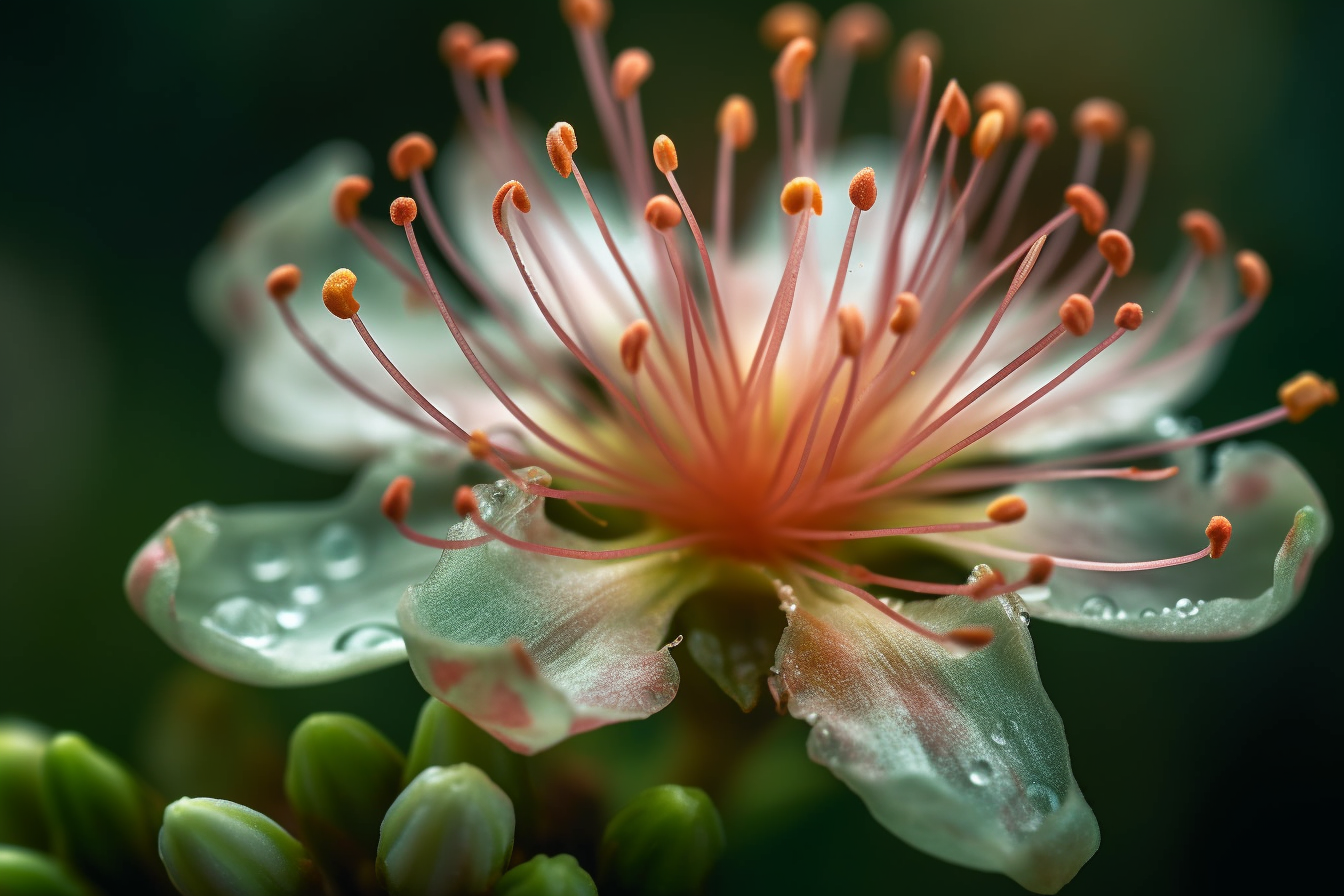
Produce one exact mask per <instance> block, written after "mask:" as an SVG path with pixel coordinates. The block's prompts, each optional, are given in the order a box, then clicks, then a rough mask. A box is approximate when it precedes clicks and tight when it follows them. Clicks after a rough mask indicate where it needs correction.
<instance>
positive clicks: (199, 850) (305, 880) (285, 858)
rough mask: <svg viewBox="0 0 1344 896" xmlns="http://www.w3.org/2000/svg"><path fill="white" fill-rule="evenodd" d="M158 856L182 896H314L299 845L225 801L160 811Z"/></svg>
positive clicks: (315, 886) (312, 871) (314, 882)
mask: <svg viewBox="0 0 1344 896" xmlns="http://www.w3.org/2000/svg"><path fill="white" fill-rule="evenodd" d="M159 855H161V856H162V857H163V864H164V866H165V867H166V868H167V869H168V876H169V877H171V878H172V879H173V884H174V885H175V886H176V887H177V888H178V890H180V891H181V892H182V893H183V894H184V896H234V894H238V893H247V894H248V896H288V894H294V896H320V894H321V893H322V879H321V877H320V876H319V875H318V873H317V868H316V866H314V865H313V860H312V859H311V858H309V857H308V853H307V852H306V851H304V848H303V844H301V843H299V841H297V840H295V839H294V838H293V837H291V836H290V835H289V834H288V833H286V832H285V829H284V828H282V827H280V825H278V824H276V823H275V822H274V821H271V819H269V818H267V817H266V816H265V815H262V814H261V813H260V812H256V811H254V810H252V809H249V808H247V807H246V806H240V805H239V804H237V803H231V802H229V801H228V800H212V799H189V798H185V797H184V798H183V799H180V800H178V801H177V802H175V803H173V804H172V805H170V806H169V807H168V808H167V809H165V810H164V812H163V829H162V830H161V831H159Z"/></svg>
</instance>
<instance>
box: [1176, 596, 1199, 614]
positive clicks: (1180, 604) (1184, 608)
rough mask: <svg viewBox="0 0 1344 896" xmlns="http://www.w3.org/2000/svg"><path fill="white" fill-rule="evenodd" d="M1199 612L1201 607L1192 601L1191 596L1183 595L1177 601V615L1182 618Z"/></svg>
mask: <svg viewBox="0 0 1344 896" xmlns="http://www.w3.org/2000/svg"><path fill="white" fill-rule="evenodd" d="M1198 612H1199V607H1197V606H1195V602H1194V601H1192V600H1191V599H1190V598H1188V597H1183V598H1181V599H1180V600H1178V601H1176V615H1177V616H1179V617H1181V618H1182V619H1184V618H1186V617H1187V616H1194V615H1195V614H1196V613H1198Z"/></svg>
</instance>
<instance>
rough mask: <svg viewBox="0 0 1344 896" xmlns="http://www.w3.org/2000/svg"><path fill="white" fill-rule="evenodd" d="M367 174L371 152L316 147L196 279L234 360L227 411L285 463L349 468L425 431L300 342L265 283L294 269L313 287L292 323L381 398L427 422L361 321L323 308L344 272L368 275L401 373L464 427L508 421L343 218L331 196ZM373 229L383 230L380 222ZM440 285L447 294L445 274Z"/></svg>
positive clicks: (364, 285)
mask: <svg viewBox="0 0 1344 896" xmlns="http://www.w3.org/2000/svg"><path fill="white" fill-rule="evenodd" d="M367 167H368V163H367V161H366V159H365V157H364V154H363V153H362V152H361V151H359V150H358V149H356V148H355V147H353V146H351V145H349V144H344V143H332V144H327V145H324V146H321V147H318V148H317V149H316V150H314V151H313V152H312V153H311V154H310V155H309V156H308V157H307V158H305V159H304V160H303V161H301V162H300V163H299V164H298V165H297V166H296V167H295V168H293V169H292V170H290V171H288V172H286V173H285V174H282V175H281V176H279V177H277V178H276V179H275V180H273V181H271V182H270V183H269V184H267V185H266V186H265V187H264V188H263V189H262V190H261V191H260V192H259V193H258V194H257V195H256V196H255V197H253V198H252V199H251V200H249V201H248V202H247V203H246V204H244V205H243V206H242V207H241V208H240V209H239V210H238V211H237V212H235V214H234V216H233V218H232V219H231V220H230V225H229V227H228V228H227V229H226V230H225V232H224V234H223V235H222V236H221V237H220V239H219V240H217V241H216V242H215V243H214V244H213V245H211V246H210V247H209V248H208V249H207V250H206V251H205V252H204V253H203V254H202V256H201V258H200V259H199V260H198V261H197V263H196V267H195V269H194V271H193V273H192V283H191V293H192V297H193V300H194V302H195V305H196V309H197V312H198V313H199V314H200V315H201V318H202V320H203V321H204V323H205V324H206V326H207V328H208V329H209V330H210V331H211V332H212V333H213V334H214V335H215V337H216V339H218V341H219V342H220V344H221V346H222V347H223V348H224V350H225V351H226V352H227V353H228V355H229V364H228V369H227V371H226V375H225V385H224V411H225V414H226V416H227V417H228V419H229V422H230V424H231V425H232V427H233V428H234V430H235V431H236V432H237V433H238V434H239V435H240V437H242V438H243V439H245V440H246V441H247V442H249V443H250V444H252V445H254V446H256V447H258V448H260V449H262V450H268V451H271V452H273V453H276V454H278V455H280V456H282V457H284V458H287V459H291V460H298V461H301V462H307V463H314V464H319V465H322V466H328V467H336V468H341V467H349V466H353V465H355V464H356V463H358V462H359V461H362V460H365V459H367V458H370V457H372V456H374V455H376V454H378V453H379V452H381V451H383V450H385V449H386V448H388V447H389V446H391V445H395V444H398V443H401V442H404V441H406V439H407V438H408V437H409V436H410V435H411V434H412V433H414V432H415V430H413V429H412V428H410V427H409V426H407V425H406V424H405V423H403V422H402V421H400V420H397V419H394V418H393V417H391V416H389V415H388V414H386V413H385V412H383V411H381V410H378V409H376V408H374V407H372V406H370V405H367V404H365V403H364V402H363V401H362V400H360V399H359V398H357V397H355V396H354V395H352V394H351V393H350V392H348V391H347V390H346V389H345V388H343V387H342V386H341V385H339V384H338V383H337V382H335V381H334V380H333V379H332V378H331V377H330V376H328V375H327V374H326V373H325V372H324V371H323V370H322V369H321V368H320V367H319V366H318V365H317V364H316V363H315V362H314V361H313V360H312V359H311V358H310V357H309V356H308V355H307V354H306V353H305V352H304V350H303V349H302V347H301V346H300V345H299V344H298V343H297V342H296V341H295V340H294V338H293V336H291V335H290V333H289V332H288V330H287V329H286V327H285V325H284V323H283V320H282V319H281V316H280V314H279V312H278V311H277V310H276V309H275V308H274V307H272V301H271V299H270V298H269V297H268V296H267V295H266V292H265V289H264V283H265V279H266V275H267V274H268V273H269V272H270V271H271V269H272V268H274V267H275V266H276V265H279V264H283V263H293V264H297V265H298V266H299V267H300V269H302V271H303V276H304V282H303V285H302V286H301V287H300V289H299V291H298V292H297V293H295V294H294V295H293V296H291V297H290V298H289V300H288V301H289V307H290V309H291V310H292V311H293V312H294V315H295V316H296V317H297V318H298V319H299V321H300V322H301V323H302V325H303V326H304V328H305V329H306V330H307V331H308V332H309V334H310V335H311V336H312V338H313V339H314V340H315V341H316V342H317V343H318V344H319V345H320V346H322V348H323V349H324V350H325V351H326V352H327V353H328V354H329V355H331V356H332V358H333V359H334V360H335V361H336V362H337V363H338V364H339V365H340V366H341V367H343V368H345V369H346V370H347V371H349V372H350V373H351V374H353V375H354V376H355V377H356V378H358V379H359V380H360V381H361V382H362V383H363V384H365V385H366V386H368V387H369V388H370V389H372V390H373V391H374V392H376V393H378V394H380V395H382V396H384V397H386V398H387V399H388V400H390V401H391V402H392V403H393V404H395V405H397V406H398V407H405V408H406V409H408V410H410V411H413V412H414V413H416V414H419V413H420V412H419V410H418V409H417V408H415V406H414V405H413V404H411V403H410V402H409V401H408V400H407V399H406V398H405V396H404V395H403V394H402V393H401V391H400V390H399V389H398V388H397V386H396V385H395V384H394V383H393V382H392V380H391V379H390V378H389V377H388V375H387V373H386V372H385V371H384V370H383V369H382V368H381V367H380V366H379V364H378V362H377V361H376V360H374V358H373V357H372V355H371V354H370V353H369V351H368V349H367V348H366V347H365V346H364V343H363V342H362V341H361V340H360V338H359V337H358V335H357V334H356V333H355V332H353V329H352V328H351V327H350V325H349V324H348V323H347V322H345V321H340V320H337V319H336V318H334V317H332V316H331V315H330V314H328V313H327V311H326V310H325V309H324V308H323V306H322V303H321V302H320V301H318V292H319V290H320V287H321V284H322V279H323V278H324V277H326V275H327V274H329V273H331V272H332V271H333V270H335V269H337V268H341V267H349V268H352V269H354V270H355V272H356V273H357V274H358V275H359V286H358V287H357V294H358V296H359V299H360V301H361V302H362V303H363V306H362V308H361V310H360V316H361V317H362V318H364V320H365V321H366V322H367V323H368V326H369V329H370V330H371V331H372V332H373V334H374V336H375V337H377V339H378V341H379V343H380V344H381V345H382V347H383V349H384V350H385V351H386V352H387V354H388V355H389V357H391V358H392V360H393V361H394V362H395V363H396V364H397V365H398V367H400V368H401V370H402V372H403V373H405V374H406V376H407V377H409V378H410V380H411V382H413V383H415V384H416V385H417V386H418V387H419V388H420V390H421V391H422V392H424V393H425V394H426V395H427V396H428V397H429V398H430V399H431V400H432V401H434V402H435V403H436V404H438V405H439V407H440V408H442V409H443V410H444V412H445V413H447V414H448V415H449V416H451V417H453V418H454V419H456V420H458V421H459V422H460V423H461V424H462V425H463V426H465V427H466V428H467V429H475V428H485V427H487V426H489V425H491V424H495V423H499V422H501V421H504V420H506V419H509V418H508V417H507V414H506V412H505V411H504V410H503V408H501V407H500V406H499V404H498V403H497V402H496V401H495V400H494V398H493V397H492V396H490V395H489V393H488V392H487V391H486V389H485V387H484V386H482V385H481V383H480V382H479V380H478V379H477V378H476V375H475V374H474V373H473V372H472V370H471V368H470V366H469V365H468V364H467V362H466V361H465V360H464V359H463V358H462V357H461V354H460V353H459V352H458V351H457V349H456V347H455V346H454V345H453V342H452V337H451V336H450V335H449V334H448V331H447V329H446V328H445V327H444V326H443V324H442V322H441V321H439V320H438V319H437V317H438V315H437V314H435V313H434V311H433V310H432V309H429V308H427V307H426V306H425V305H424V304H423V302H420V303H418V304H417V303H415V302H412V301H410V299H409V297H408V292H407V288H406V287H405V286H404V285H403V284H402V283H401V282H400V281H398V280H397V279H396V278H395V277H393V275H392V274H390V273H388V272H387V270H386V269H384V268H383V267H382V266H381V265H380V264H378V263H377V262H376V261H374V260H373V259H372V258H370V257H369V255H368V253H367V252H365V251H364V249H363V248H362V247H360V245H359V243H358V242H357V241H356V239H355V238H354V236H353V235H352V234H351V233H350V232H349V231H348V230H346V229H345V228H343V227H341V226H339V225H338V224H337V223H336V221H335V220H334V219H333V217H332V214H331V190H332V187H333V186H334V185H335V184H336V182H337V181H338V180H339V179H340V178H341V177H343V176H345V175H348V174H356V173H359V172H361V171H363V170H365V169H366V168H367ZM384 223H386V222H384ZM370 226H371V227H372V228H373V229H374V230H375V232H377V233H379V234H380V235H382V234H384V233H385V231H384V229H383V228H381V227H378V226H377V222H373V223H371V224H370ZM386 231H390V233H389V234H388V236H387V238H386V239H387V245H388V247H389V248H390V249H391V250H392V251H393V253H394V254H395V255H397V257H399V258H404V259H406V260H407V261H408V262H409V260H410V254H409V252H408V251H407V249H406V246H405V241H404V240H401V241H400V242H397V241H396V240H394V239H392V238H393V237H396V236H397V233H396V231H395V230H394V229H393V228H392V227H391V225H390V224H388V226H387V228H386ZM439 285H440V287H441V288H443V289H445V290H449V283H448V281H446V280H445V278H439ZM449 291H450V292H451V290H449ZM449 301H453V299H452V298H451V296H450V297H449Z"/></svg>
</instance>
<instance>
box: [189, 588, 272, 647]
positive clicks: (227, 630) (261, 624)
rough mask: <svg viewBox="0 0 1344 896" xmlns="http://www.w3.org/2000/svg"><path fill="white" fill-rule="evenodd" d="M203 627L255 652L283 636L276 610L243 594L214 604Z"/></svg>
mask: <svg viewBox="0 0 1344 896" xmlns="http://www.w3.org/2000/svg"><path fill="white" fill-rule="evenodd" d="M201 625H203V626H205V627H206V628H208V629H210V630H211V631H215V632H219V633H220V634H221V635H223V636H224V637H226V638H232V639H233V640H235V641H237V642H238V643H239V644H242V645H243V646H244V647H251V648H252V649H253V650H260V649H261V648H263V647H269V646H271V645H272V644H274V643H275V641H276V639H277V638H278V637H279V636H280V630H279V626H278V625H277V624H276V620H275V611H274V610H273V609H271V608H270V607H269V606H267V605H266V604H263V603H261V602H260V601H255V600H253V599H252V598H250V597H245V596H243V595H241V594H240V595H238V596H237V597H230V598H226V599H224V600H222V601H220V602H219V603H217V604H215V606H214V608H213V609H212V610H211V611H210V613H209V614H208V615H207V616H206V617H205V618H204V619H202V620H201Z"/></svg>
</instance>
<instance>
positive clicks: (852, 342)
mask: <svg viewBox="0 0 1344 896" xmlns="http://www.w3.org/2000/svg"><path fill="white" fill-rule="evenodd" d="M835 319H836V321H837V322H838V323H839V324H840V354H842V355H844V356H845V357H846V358H854V357H857V356H858V354H859V350H860V349H861V348H863V334H864V329H865V328H864V324H863V312H861V311H859V309H857V308H855V307H854V306H853V305H842V306H840V308H839V310H837V311H836V312H835Z"/></svg>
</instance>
